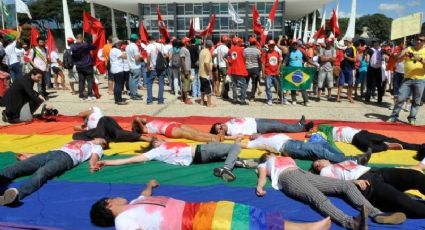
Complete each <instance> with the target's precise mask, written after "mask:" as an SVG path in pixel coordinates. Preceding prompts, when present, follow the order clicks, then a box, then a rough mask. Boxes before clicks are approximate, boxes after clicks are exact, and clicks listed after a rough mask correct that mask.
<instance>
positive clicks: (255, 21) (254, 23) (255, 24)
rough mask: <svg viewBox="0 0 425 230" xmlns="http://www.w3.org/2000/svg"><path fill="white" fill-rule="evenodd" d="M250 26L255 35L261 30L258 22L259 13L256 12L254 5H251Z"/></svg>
mask: <svg viewBox="0 0 425 230" xmlns="http://www.w3.org/2000/svg"><path fill="white" fill-rule="evenodd" d="M252 28H253V30H254V33H255V34H257V35H260V34H261V32H262V31H263V28H262V27H261V22H260V13H258V10H257V8H256V7H255V5H253V6H252Z"/></svg>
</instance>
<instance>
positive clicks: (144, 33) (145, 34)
mask: <svg viewBox="0 0 425 230" xmlns="http://www.w3.org/2000/svg"><path fill="white" fill-rule="evenodd" d="M139 36H140V41H141V42H142V43H143V44H145V45H146V44H148V43H149V35H148V31H147V30H146V27H145V24H144V23H143V21H140V24H139Z"/></svg>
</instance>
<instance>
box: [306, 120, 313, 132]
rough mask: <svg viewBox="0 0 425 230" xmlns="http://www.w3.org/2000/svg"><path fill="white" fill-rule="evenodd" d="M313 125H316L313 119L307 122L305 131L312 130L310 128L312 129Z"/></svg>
mask: <svg viewBox="0 0 425 230" xmlns="http://www.w3.org/2000/svg"><path fill="white" fill-rule="evenodd" d="M313 126H314V123H313V122H312V121H310V122H309V123H307V124H305V125H304V131H305V132H308V131H310V129H312V128H313Z"/></svg>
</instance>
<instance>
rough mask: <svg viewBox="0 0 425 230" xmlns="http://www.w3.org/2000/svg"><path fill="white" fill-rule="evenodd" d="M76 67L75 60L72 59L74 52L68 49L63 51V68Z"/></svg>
mask: <svg viewBox="0 0 425 230" xmlns="http://www.w3.org/2000/svg"><path fill="white" fill-rule="evenodd" d="M73 67H74V60H72V52H71V50H70V49H66V50H65V52H64V53H63V68H65V69H72V68H73Z"/></svg>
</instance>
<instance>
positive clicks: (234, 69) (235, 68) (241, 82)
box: [228, 37, 248, 105]
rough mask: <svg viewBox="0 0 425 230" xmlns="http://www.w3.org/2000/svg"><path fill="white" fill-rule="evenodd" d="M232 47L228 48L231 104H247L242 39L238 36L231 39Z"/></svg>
mask: <svg viewBox="0 0 425 230" xmlns="http://www.w3.org/2000/svg"><path fill="white" fill-rule="evenodd" d="M232 43H233V45H232V47H230V50H229V57H228V61H229V70H228V73H229V74H230V75H231V76H232V92H233V97H232V99H233V104H238V103H239V104H241V105H248V103H247V102H246V100H245V99H246V89H247V87H248V86H247V83H246V78H247V77H248V71H247V70H246V64H245V62H246V61H245V56H244V53H243V51H244V48H243V47H242V46H243V40H242V39H241V38H238V37H234V38H233V39H232ZM238 88H240V96H238Z"/></svg>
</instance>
